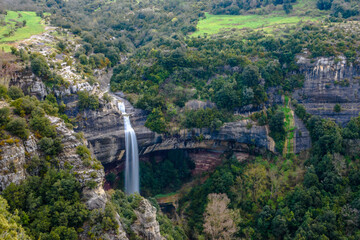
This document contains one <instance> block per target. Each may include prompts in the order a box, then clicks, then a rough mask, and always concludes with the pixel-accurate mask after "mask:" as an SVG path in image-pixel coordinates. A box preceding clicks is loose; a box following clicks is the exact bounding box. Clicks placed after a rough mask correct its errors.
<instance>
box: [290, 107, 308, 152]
mask: <svg viewBox="0 0 360 240" xmlns="http://www.w3.org/2000/svg"><path fill="white" fill-rule="evenodd" d="M294 120H295V136H294V153H300V152H301V151H304V150H307V149H310V148H311V138H310V133H309V131H308V130H307V128H306V126H305V124H304V123H303V122H302V121H301V119H300V118H298V117H297V116H296V114H294Z"/></svg>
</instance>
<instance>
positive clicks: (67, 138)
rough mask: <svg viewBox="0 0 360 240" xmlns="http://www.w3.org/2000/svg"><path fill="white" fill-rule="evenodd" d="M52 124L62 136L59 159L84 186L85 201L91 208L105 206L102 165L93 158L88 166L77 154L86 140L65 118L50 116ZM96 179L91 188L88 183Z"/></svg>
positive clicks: (85, 143)
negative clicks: (77, 135) (76, 132)
mask: <svg viewBox="0 0 360 240" xmlns="http://www.w3.org/2000/svg"><path fill="white" fill-rule="evenodd" d="M49 119H50V121H51V124H52V125H55V126H56V131H57V133H58V134H59V135H60V136H61V137H62V139H61V143H62V144H63V151H62V152H61V153H60V154H59V156H58V159H59V162H60V166H61V167H62V168H69V166H71V171H72V172H73V173H75V176H77V179H78V180H79V182H80V183H81V184H82V186H83V187H84V189H83V194H84V201H85V203H86V205H87V207H88V208H89V209H95V208H104V207H105V204H106V201H107V198H106V193H105V191H104V189H103V187H102V185H103V181H104V177H105V172H104V169H103V168H102V165H101V164H100V163H98V162H97V160H93V162H92V163H91V165H90V166H86V165H85V164H84V163H83V160H82V159H81V157H80V156H79V154H77V147H78V146H80V145H85V146H86V145H87V142H86V140H81V139H77V138H76V136H75V132H74V131H73V130H70V129H68V128H67V127H66V126H65V123H64V121H63V120H61V119H60V118H57V117H51V116H49ZM89 181H94V182H96V183H97V187H96V188H94V189H89V188H88V187H87V185H86V184H87V183H88V182H89Z"/></svg>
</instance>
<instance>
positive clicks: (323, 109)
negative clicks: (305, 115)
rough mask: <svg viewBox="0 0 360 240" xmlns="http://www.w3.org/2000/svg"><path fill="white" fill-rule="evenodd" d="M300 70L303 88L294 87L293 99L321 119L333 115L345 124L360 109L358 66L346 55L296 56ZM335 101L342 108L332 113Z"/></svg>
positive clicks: (332, 116)
mask: <svg viewBox="0 0 360 240" xmlns="http://www.w3.org/2000/svg"><path fill="white" fill-rule="evenodd" d="M297 63H298V64H299V66H300V71H301V72H302V73H304V75H305V82H304V86H303V88H301V89H299V90H296V91H295V92H294V94H293V96H294V98H295V99H296V100H297V101H298V102H299V103H301V104H303V105H304V106H305V108H306V110H307V111H308V112H309V113H311V114H314V115H319V116H321V117H323V118H332V119H334V120H335V121H336V122H337V123H339V124H342V125H345V124H346V123H348V122H349V120H350V119H351V117H355V116H358V114H359V112H360V104H359V103H360V88H359V87H360V84H359V80H360V67H359V66H358V65H354V64H353V63H351V62H348V61H347V60H346V58H345V57H343V56H340V57H336V58H335V57H330V58H325V57H321V58H317V59H315V60H313V59H310V58H309V57H308V55H307V53H304V54H301V55H299V56H298V58H297ZM335 104H340V105H341V109H342V110H341V111H340V112H335V111H334V106H335Z"/></svg>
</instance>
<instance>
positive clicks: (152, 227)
mask: <svg viewBox="0 0 360 240" xmlns="http://www.w3.org/2000/svg"><path fill="white" fill-rule="evenodd" d="M135 214H136V216H137V220H136V221H135V222H134V223H133V224H132V225H131V230H133V231H134V232H135V233H136V234H137V235H139V236H140V237H141V238H142V239H146V240H164V239H165V238H163V237H162V236H161V235H160V226H159V223H158V222H157V220H156V208H155V207H154V206H153V205H151V203H150V202H149V201H148V200H146V199H142V200H141V202H140V206H139V207H138V208H137V209H136V210H135Z"/></svg>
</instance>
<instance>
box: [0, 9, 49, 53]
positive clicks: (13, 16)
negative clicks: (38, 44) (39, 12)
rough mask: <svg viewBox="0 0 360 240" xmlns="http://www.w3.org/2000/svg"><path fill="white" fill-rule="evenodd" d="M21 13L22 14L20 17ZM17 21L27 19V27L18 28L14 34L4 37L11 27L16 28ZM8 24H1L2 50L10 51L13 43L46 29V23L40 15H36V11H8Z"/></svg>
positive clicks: (0, 40)
mask: <svg viewBox="0 0 360 240" xmlns="http://www.w3.org/2000/svg"><path fill="white" fill-rule="evenodd" d="M19 13H20V14H21V16H20V17H19ZM14 20H15V21H18V22H22V21H23V20H26V25H25V27H20V28H18V29H17V30H16V31H15V33H14V34H13V35H12V36H9V37H4V34H7V33H9V31H10V29H11V28H14V26H15V22H14ZM5 22H6V23H8V24H7V25H6V26H0V50H1V49H2V48H4V49H5V51H10V46H11V43H14V42H17V41H21V40H24V39H27V38H30V37H31V36H32V35H36V34H40V33H42V32H44V31H45V25H44V24H43V23H42V20H41V18H40V17H38V16H36V13H35V12H26V11H19V12H14V11H8V14H7V15H6V16H5Z"/></svg>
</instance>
